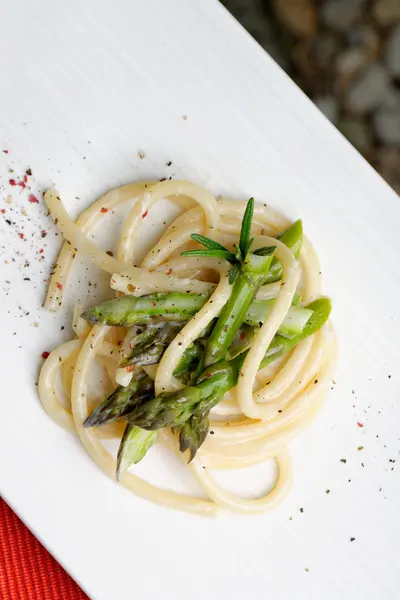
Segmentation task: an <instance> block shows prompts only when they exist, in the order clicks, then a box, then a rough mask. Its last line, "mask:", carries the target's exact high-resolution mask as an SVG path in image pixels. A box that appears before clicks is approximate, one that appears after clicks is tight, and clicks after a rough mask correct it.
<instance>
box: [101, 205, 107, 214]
mask: <svg viewBox="0 0 400 600" xmlns="http://www.w3.org/2000/svg"><path fill="white" fill-rule="evenodd" d="M100 212H101V213H108V208H106V207H105V206H103V208H102V209H101V211H100Z"/></svg>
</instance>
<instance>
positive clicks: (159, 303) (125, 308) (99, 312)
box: [82, 292, 208, 327]
mask: <svg viewBox="0 0 400 600" xmlns="http://www.w3.org/2000/svg"><path fill="white" fill-rule="evenodd" d="M207 300H208V296H207V295H205V294H183V293H181V292H175V293H174V292H169V293H168V292H158V293H155V294H149V295H147V296H140V297H138V298H136V297H135V296H120V297H118V298H113V299H112V300H107V301H106V302H103V303H102V304H99V305H98V306H94V307H93V308H88V309H87V310H85V311H84V312H83V313H82V318H83V319H86V320H87V321H90V322H94V323H103V324H105V325H121V326H123V327H128V326H129V325H148V324H149V323H152V322H158V321H160V320H161V321H164V320H165V319H167V320H168V321H188V320H189V319H191V318H192V317H193V316H194V315H195V314H196V313H197V312H198V311H199V310H200V308H201V307H202V306H203V305H204V304H205V302H206V301H207Z"/></svg>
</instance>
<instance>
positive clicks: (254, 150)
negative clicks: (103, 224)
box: [0, 0, 400, 600]
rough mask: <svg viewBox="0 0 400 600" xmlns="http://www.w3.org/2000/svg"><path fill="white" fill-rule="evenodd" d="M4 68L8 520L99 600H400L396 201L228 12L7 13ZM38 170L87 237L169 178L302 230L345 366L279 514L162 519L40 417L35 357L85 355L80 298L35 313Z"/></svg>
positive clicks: (40, 243)
mask: <svg viewBox="0 0 400 600" xmlns="http://www.w3.org/2000/svg"><path fill="white" fill-rule="evenodd" d="M0 63H1V73H2V91H1V96H0V108H1V110H0V144H1V146H2V147H0V150H3V149H4V150H8V154H7V153H4V152H0V186H1V187H0V192H1V197H0V203H1V209H5V210H6V213H4V214H0V226H1V252H2V255H3V256H2V260H1V264H0V274H1V290H2V292H1V294H2V295H1V310H2V320H1V345H0V375H1V382H2V394H1V400H0V402H1V420H0V452H1V459H0V486H1V493H2V494H3V495H4V497H5V499H6V500H7V501H8V502H9V503H10V504H11V506H12V507H13V508H14V509H15V510H16V511H17V512H18V514H19V515H20V516H21V517H22V519H23V520H24V521H25V522H26V523H27V525H28V526H29V527H30V528H31V529H32V530H33V531H34V533H35V534H36V535H37V536H38V537H39V538H40V539H41V540H42V541H43V543H44V544H45V545H46V546H47V548H48V549H49V550H50V551H51V552H52V553H53V554H54V556H55V557H56V558H57V559H58V560H59V561H60V562H61V563H62V564H63V565H64V566H65V567H66V568H67V569H68V571H69V572H70V573H71V574H72V576H73V577H74V578H76V580H77V581H78V582H79V583H80V585H81V586H82V587H83V588H84V589H85V590H86V591H87V592H88V594H89V595H90V596H91V598H93V599H96V600H110V599H112V598H133V597H140V598H141V600H150V599H152V600H153V599H156V598H157V599H158V598H163V600H167V599H174V600H183V599H185V600H187V599H188V598H190V599H191V600H200V599H204V598H207V599H208V600H217V599H218V600H219V599H220V598H222V597H223V598H232V599H233V598H243V597H246V598H250V597H257V598H258V597H263V596H265V597H267V596H268V597H269V598H273V599H274V600H278V599H287V598H290V599H300V600H303V599H304V600H306V599H307V600H310V599H314V598H315V599H318V600H319V599H321V598H323V599H324V600H336V599H337V598H341V599H342V600H350V599H351V600H361V599H362V600H383V599H384V600H395V599H396V598H398V585H399V580H398V568H396V565H395V559H396V557H398V552H399V533H400V511H399V510H398V508H399V493H400V485H399V484H400V482H399V476H398V475H399V471H398V462H393V461H395V460H396V461H397V460H398V459H399V449H400V441H399V432H400V427H399V423H400V411H399V402H398V397H399V378H400V369H399V367H400V364H399V356H400V353H399V343H400V320H399V311H398V299H399V282H400V278H399V275H400V266H399V265H400V260H399V259H400V235H399V232H400V202H399V199H398V197H397V196H396V194H395V193H394V192H393V191H392V190H391V189H390V188H389V187H388V186H387V185H386V184H385V183H384V182H383V181H382V180H381V179H380V177H379V176H378V175H377V174H376V173H375V172H374V171H373V170H372V168H370V167H369V166H368V165H367V164H366V163H365V162H364V160H363V159H362V158H361V157H360V156H359V155H358V154H357V152H356V151H355V150H354V149H353V148H352V147H351V146H350V145H349V144H348V143H347V142H346V141H345V140H344V139H343V138H342V137H341V135H340V134H339V133H338V132H337V131H336V130H335V129H334V128H333V127H332V126H331V125H330V124H329V123H328V122H327V121H326V120H325V119H324V117H323V116H321V114H320V113H319V112H318V111H317V110H316V109H315V108H314V107H313V106H312V104H311V103H310V102H309V101H308V100H307V99H306V98H305V96H304V95H303V94H302V93H301V92H300V91H299V90H298V89H297V88H296V87H295V85H294V84H293V83H292V82H291V81H290V80H289V79H288V78H287V77H286V75H285V74H284V73H283V72H282V71H281V70H280V69H279V68H278V67H277V66H276V64H275V63H274V62H273V61H272V60H271V59H270V58H269V57H268V56H267V55H266V54H265V53H264V52H263V51H262V49H261V48H260V47H258V45H257V44H256V43H255V42H254V41H253V40H252V39H251V38H250V37H249V36H248V35H247V34H246V33H245V32H244V31H243V30H242V29H241V27H240V26H239V25H238V24H237V23H235V21H234V20H233V19H232V18H231V17H230V16H229V15H228V13H226V11H225V10H224V9H223V8H222V7H221V6H220V5H219V4H218V3H217V2H216V1H215V0H191V1H190V2H189V1H188V0H169V2H161V1H160V0H147V1H145V2H144V1H142V2H141V1H139V0H131V1H130V2H128V1H127V0H100V1H99V0H86V2H81V1H80V0H70V1H69V2H62V1H61V0H42V1H41V2H35V3H32V2H28V0H25V1H20V2H12V3H3V5H2V7H1V9H0ZM139 151H143V152H144V153H145V158H143V159H140V158H139V157H138V152H139ZM170 160H171V161H172V166H171V167H167V166H166V162H167V161H170ZM29 166H30V167H31V168H32V171H33V177H32V179H31V181H32V190H31V191H29V193H34V194H37V195H38V197H40V198H41V192H42V191H43V190H44V189H46V188H47V187H48V186H50V185H51V184H53V182H54V183H55V184H56V185H57V187H58V189H59V190H60V192H61V193H62V195H63V197H64V198H65V201H66V204H67V207H68V209H69V210H70V212H71V214H73V215H75V214H77V212H78V211H79V210H81V209H82V208H84V207H85V206H87V205H88V204H89V203H90V202H91V201H93V200H94V199H95V198H96V197H97V196H98V195H99V194H100V193H101V192H103V191H105V190H107V189H109V188H111V187H115V186H117V185H119V184H122V183H125V182H128V181H131V180H135V179H139V178H141V179H143V178H147V177H154V178H159V177H163V176H169V175H173V176H175V177H181V178H187V179H191V180H194V181H196V182H198V183H200V184H203V185H205V186H207V187H208V188H210V189H211V190H212V191H213V192H214V193H215V194H220V193H223V194H230V195H232V196H233V197H238V198H245V199H246V198H248V197H249V196H250V195H252V196H255V197H256V198H257V199H258V200H263V201H267V202H268V203H270V204H271V205H273V206H274V207H276V208H277V209H278V210H280V211H282V212H284V213H286V214H287V215H288V216H290V217H292V218H293V219H294V218H298V217H302V219H303V221H304V225H305V229H306V232H307V234H308V236H309V238H310V239H311V240H312V241H313V242H314V244H315V246H316V248H317V251H318V253H319V255H320V259H321V263H322V265H323V272H324V282H325V286H326V287H325V289H326V292H327V293H329V294H331V295H332V297H333V300H334V315H333V319H334V323H335V325H336V327H337V331H338V335H339V343H340V365H339V368H338V372H337V377H336V378H335V379H336V381H337V385H336V386H335V389H334V391H333V392H332V393H331V394H330V396H329V399H328V402H327V405H326V408H325V409H324V411H323V412H322V414H321V416H320V418H319V420H318V421H317V422H316V424H315V425H313V426H312V428H311V429H310V430H308V432H307V433H306V434H304V435H303V436H302V437H301V438H300V439H299V440H298V441H297V442H296V443H295V444H293V447H292V450H293V454H294V462H295V477H296V478H295V483H294V488H293V491H292V493H291V495H290V497H289V498H288V499H287V500H286V501H285V502H284V503H283V504H282V505H281V506H280V507H279V509H277V510H276V511H275V512H273V513H268V514H265V515H263V516H258V517H255V518H240V517H236V516H224V517H221V518H219V519H205V518H200V517H194V516H190V515H187V514H180V513H177V512H174V511H171V510H167V509H162V508H159V507H157V506H154V505H152V504H150V503H148V502H145V501H143V500H141V499H139V498H136V497H135V496H133V495H131V494H130V493H128V492H127V491H126V490H124V489H122V488H121V487H118V486H117V485H115V484H114V483H113V482H112V481H111V480H109V479H107V478H106V477H105V476H103V475H102V473H101V472H100V471H99V470H98V469H97V467H96V466H95V465H94V464H93V463H92V462H91V460H90V458H89V457H88V456H87V455H86V454H85V452H84V451H83V450H82V448H81V446H80V444H79V443H78V441H77V440H76V439H74V438H73V436H70V435H68V434H66V433H64V432H63V431H61V430H60V429H59V428H58V427H57V426H55V425H54V424H53V423H52V422H51V421H50V420H49V419H48V417H47V416H46V415H45V414H44V411H43V410H42V408H41V406H40V404H39V402H38V398H37V394H36V388H35V379H36V375H37V370H38V365H39V356H40V353H41V352H42V351H43V350H48V349H51V348H52V347H53V346H55V345H56V344H58V343H59V342H60V341H61V340H62V339H66V338H67V337H68V336H70V333H71V332H70V330H69V323H70V317H71V313H70V308H71V305H72V294H71V295H69V294H68V295H67V299H66V308H65V310H64V309H63V310H62V315H61V316H57V317H54V316H53V315H49V314H45V313H44V311H43V310H42V309H41V302H42V300H43V296H44V289H45V284H44V282H43V280H44V279H46V278H47V276H48V273H49V269H50V266H51V263H52V261H53V260H54V258H55V256H56V252H57V249H58V247H59V241H60V238H57V237H56V236H55V229H53V228H50V225H49V220H48V219H47V218H46V216H45V210H44V208H43V204H42V201H41V200H40V203H39V204H30V203H29V201H28V190H22V189H21V188H18V187H14V188H12V189H11V188H10V186H9V183H8V180H9V178H10V177H15V178H17V179H19V178H20V175H21V173H23V172H24V170H25V169H26V168H27V167H29ZM10 168H11V169H14V174H10V173H9V169H10ZM10 193H11V195H12V204H7V202H6V199H7V197H8V195H9V194H10ZM6 219H8V220H10V221H11V225H10V224H8V223H7V221H6ZM43 229H47V230H48V231H49V234H48V236H47V237H46V238H42V237H41V235H40V232H41V230H43ZM20 233H23V234H24V239H21V237H20V235H19V234H20ZM42 248H43V249H44V252H43V253H40V249H42ZM18 253H19V254H18ZM42 254H44V256H45V258H44V259H42V258H41V255H42ZM13 259H14V260H15V262H14V261H13ZM5 261H8V264H6V262H5ZM28 263H29V265H28V266H24V265H27V264H28ZM26 278H29V279H30V281H27V280H26ZM75 285H76V283H75ZM77 289H78V288H75V291H76V290H77ZM85 292H86V283H85ZM26 313H29V314H26ZM35 323H38V326H35ZM63 324H65V325H66V329H65V330H64V331H61V330H60V328H61V326H62V325H63ZM357 423H361V424H363V427H359V426H358V425H357ZM360 447H363V449H362V450H359V448H360ZM342 458H345V459H346V462H345V463H344V462H342V461H341V459H342ZM171 477H172V475H171ZM165 481H166V482H168V477H167V478H165ZM326 490H330V493H327V492H326ZM300 509H302V511H300ZM350 538H355V540H354V541H353V542H351V541H350Z"/></svg>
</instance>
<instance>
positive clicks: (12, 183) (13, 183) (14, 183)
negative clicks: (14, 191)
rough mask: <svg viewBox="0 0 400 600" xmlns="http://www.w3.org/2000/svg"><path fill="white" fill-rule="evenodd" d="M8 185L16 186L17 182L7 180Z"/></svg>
mask: <svg viewBox="0 0 400 600" xmlns="http://www.w3.org/2000/svg"><path fill="white" fill-rule="evenodd" d="M8 183H9V184H10V185H17V182H16V181H15V179H9V181H8Z"/></svg>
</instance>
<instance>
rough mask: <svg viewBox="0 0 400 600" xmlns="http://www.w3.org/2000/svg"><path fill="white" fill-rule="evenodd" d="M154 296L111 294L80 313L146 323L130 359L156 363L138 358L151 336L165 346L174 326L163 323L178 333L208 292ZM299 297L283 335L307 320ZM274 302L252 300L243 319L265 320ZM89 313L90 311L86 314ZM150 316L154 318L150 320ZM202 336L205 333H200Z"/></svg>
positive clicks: (111, 320)
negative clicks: (167, 308)
mask: <svg viewBox="0 0 400 600" xmlns="http://www.w3.org/2000/svg"><path fill="white" fill-rule="evenodd" d="M273 261H274V259H272V262H273ZM154 296H155V295H150V296H142V297H141V298H133V296H125V297H120V298H113V299H112V300H108V301H107V302H104V303H103V304H100V305H98V306H95V307H93V308H90V309H88V310H86V311H85V312H84V313H83V316H84V317H85V318H86V319H87V320H91V321H94V320H96V319H97V320H99V321H100V320H101V321H102V322H104V323H106V324H107V325H125V326H128V325H127V323H128V322H129V323H133V322H134V323H135V324H136V325H147V326H148V327H147V329H146V330H145V331H144V332H143V333H142V334H140V335H138V336H137V337H136V338H135V352H134V353H132V356H133V355H134V357H135V360H132V361H130V362H134V363H135V364H138V365H139V364H143V365H145V364H155V363H156V362H158V360H154V362H143V363H141V362H139V360H141V358H140V357H141V352H142V351H145V354H147V350H148V348H149V347H150V346H151V343H150V342H151V340H153V341H154V343H157V344H161V342H163V344H164V343H165V346H167V343H166V340H167V339H168V338H169V335H166V334H167V333H168V332H169V333H171V334H172V332H173V331H174V329H173V328H171V329H169V328H168V327H165V329H164V328H163V325H164V324H165V325H168V323H171V327H176V328H177V329H176V333H178V331H179V328H181V327H182V326H183V324H184V323H185V322H186V321H187V320H188V319H189V318H191V317H193V316H194V315H195V314H196V313H197V311H198V310H199V309H200V308H201V307H202V306H203V305H204V304H205V303H206V301H207V300H208V296H206V295H204V294H184V293H181V292H173V293H172V294H165V295H164V296H165V297H164V298H163V301H162V302H159V303H158V304H157V307H154V306H153V302H154V301H155V298H154ZM167 296H171V298H170V299H168V298H167ZM125 298H130V299H132V300H133V303H131V301H130V300H129V301H128V302H127V303H126V306H125V309H124V310H123V311H122V310H121V301H122V300H123V299H125ZM139 299H140V300H143V303H142V304H141V305H140V311H139V312H136V308H135V307H136V301H137V300H139ZM299 300H300V297H299V296H298V295H297V296H296V297H295V298H294V299H293V307H292V309H291V310H290V312H289V315H288V317H286V318H285V320H284V321H283V323H282V326H281V331H280V333H281V334H282V335H284V334H285V331H287V335H292V334H293V333H294V334H296V333H298V332H299V331H300V330H301V329H302V327H303V325H304V324H305V323H306V321H307V316H309V312H308V311H307V309H305V308H303V307H301V306H299V305H298V303H299ZM148 301H151V302H150V303H151V310H152V312H151V313H150V312H149V313H148V314H145V309H144V308H143V306H144V303H145V302H146V305H147V306H148ZM274 302H275V299H271V300H257V299H255V300H253V302H252V303H251V304H250V306H249V308H248V309H247V312H246V314H245V316H244V318H243V321H244V323H247V324H248V325H252V326H254V327H256V326H258V325H259V324H260V323H262V322H264V321H265V319H266V318H267V316H268V315H269V313H270V311H271V308H272V306H273V303H274ZM166 303H168V304H172V303H173V304H174V311H175V312H174V313H170V312H163V310H164V307H165V305H166ZM128 305H129V306H130V308H129V307H128V308H126V307H127V306H128ZM294 307H296V310H294ZM88 313H90V314H89V315H88ZM94 315H96V316H94ZM100 315H101V316H100ZM179 317H181V320H180V319H179ZM289 317H290V318H289ZM153 320H154V321H156V322H155V323H153ZM212 325H213V324H212ZM157 327H159V329H157ZM292 330H293V331H292ZM175 335H176V334H175ZM202 337H204V336H203V335H202ZM172 339H173V338H171V340H172ZM171 340H170V341H171ZM168 343H169V342H168ZM156 355H157V353H155V356H156ZM129 358H130V357H129ZM143 360H144V361H146V360H149V359H147V358H145V357H143ZM126 364H130V363H129V362H126V363H125V365H126ZM121 366H123V365H121Z"/></svg>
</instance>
